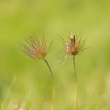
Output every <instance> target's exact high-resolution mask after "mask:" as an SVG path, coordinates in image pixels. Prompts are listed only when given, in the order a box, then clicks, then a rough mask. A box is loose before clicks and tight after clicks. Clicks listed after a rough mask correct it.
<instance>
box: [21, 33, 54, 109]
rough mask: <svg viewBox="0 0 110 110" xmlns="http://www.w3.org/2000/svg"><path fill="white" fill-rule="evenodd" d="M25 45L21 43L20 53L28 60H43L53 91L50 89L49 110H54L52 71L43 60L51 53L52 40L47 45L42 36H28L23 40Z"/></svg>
mask: <svg viewBox="0 0 110 110" xmlns="http://www.w3.org/2000/svg"><path fill="white" fill-rule="evenodd" d="M25 42H26V43H25V44H24V43H22V44H21V45H22V51H23V52H24V53H25V54H26V55H27V56H29V57H30V58H32V59H34V60H43V61H44V62H45V63H46V65H47V67H48V69H49V71H50V74H51V78H52V83H53V89H52V105H51V110H54V77H53V73H52V70H51V68H50V65H49V63H48V62H47V60H46V59H45V57H46V56H47V54H48V53H49V52H50V51H51V49H52V48H51V47H52V43H53V40H52V41H51V43H50V44H47V40H46V39H45V36H44V35H42V37H41V38H39V37H37V36H36V35H35V34H34V35H30V36H29V38H27V39H26V40H25Z"/></svg>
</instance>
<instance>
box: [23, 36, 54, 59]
mask: <svg viewBox="0 0 110 110" xmlns="http://www.w3.org/2000/svg"><path fill="white" fill-rule="evenodd" d="M25 41H26V44H22V46H23V48H22V51H23V52H24V53H25V54H26V55H27V56H29V57H31V58H33V59H38V60H40V59H44V58H45V57H46V55H47V54H48V53H49V52H50V50H51V46H52V42H53V41H52V42H51V43H50V44H47V41H46V39H45V37H44V35H43V36H42V37H41V39H39V38H38V37H37V36H36V35H30V36H29V38H28V39H26V40H25Z"/></svg>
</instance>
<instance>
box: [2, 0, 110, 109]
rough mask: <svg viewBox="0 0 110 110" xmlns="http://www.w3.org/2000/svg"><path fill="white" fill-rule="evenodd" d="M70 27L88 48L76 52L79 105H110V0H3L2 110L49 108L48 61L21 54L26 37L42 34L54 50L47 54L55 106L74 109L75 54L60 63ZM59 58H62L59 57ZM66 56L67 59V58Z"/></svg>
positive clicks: (83, 107) (81, 106)
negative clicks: (63, 42) (51, 43)
mask: <svg viewBox="0 0 110 110" xmlns="http://www.w3.org/2000/svg"><path fill="white" fill-rule="evenodd" d="M70 32H72V33H74V34H79V35H81V34H82V33H83V34H82V37H83V39H86V38H87V40H86V43H85V47H89V48H88V49H86V50H85V51H84V52H83V53H81V54H80V55H78V56H77V57H76V69H77V77H78V93H79V100H78V110H109V109H110V42H109V41H110V2H109V0H104V1H103V0H100V1H99V0H0V105H1V107H2V110H6V109H7V110H14V107H15V106H16V105H19V104H20V105H21V107H22V108H23V110H24V108H25V110H50V108H51V91H52V81H51V77H50V73H49V70H48V68H47V66H46V65H45V63H44V62H43V61H42V60H41V61H34V60H33V59H31V58H29V57H27V56H25V55H24V53H22V51H21V48H20V45H19V43H20V42H24V39H25V37H28V35H32V34H33V33H36V35H38V36H39V34H42V33H44V35H45V37H46V39H47V40H48V43H50V42H51V40H52V39H53V37H54V36H55V39H54V42H53V49H52V51H51V52H50V53H49V54H48V55H47V57H46V59H47V61H48V62H49V64H50V66H51V68H52V71H53V74H54V79H55V106H54V107H55V110H73V106H74V102H75V86H74V83H75V81H74V71H73V64H72V57H68V58H67V60H66V62H65V64H64V65H62V62H60V63H57V61H58V60H59V50H60V49H62V48H63V46H62V44H61V42H59V40H58V39H59V37H58V35H57V34H56V33H58V34H59V35H61V36H62V38H64V39H65V41H68V40H69V39H68V37H69V36H70ZM60 58H61V57H60ZM63 60H64V59H63Z"/></svg>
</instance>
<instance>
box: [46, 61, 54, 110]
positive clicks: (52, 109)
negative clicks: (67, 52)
mask: <svg viewBox="0 0 110 110" xmlns="http://www.w3.org/2000/svg"><path fill="white" fill-rule="evenodd" d="M44 61H45V63H46V64H47V66H48V69H49V71H50V74H51V77H52V83H53V84H52V105H51V110H54V77H53V74H52V70H51V68H50V65H49V63H48V62H47V60H46V59H44Z"/></svg>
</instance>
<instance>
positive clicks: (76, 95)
mask: <svg viewBox="0 0 110 110" xmlns="http://www.w3.org/2000/svg"><path fill="white" fill-rule="evenodd" d="M73 65H74V75H75V105H74V110H77V103H78V82H77V75H76V64H75V55H74V56H73Z"/></svg>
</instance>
